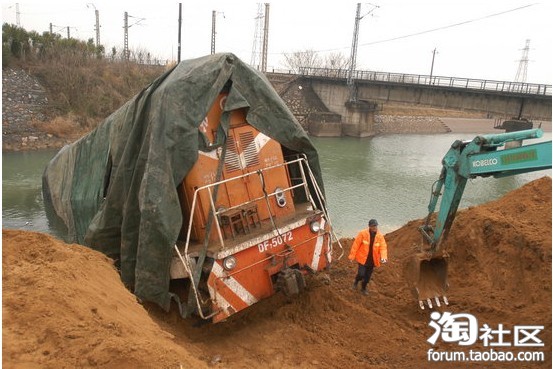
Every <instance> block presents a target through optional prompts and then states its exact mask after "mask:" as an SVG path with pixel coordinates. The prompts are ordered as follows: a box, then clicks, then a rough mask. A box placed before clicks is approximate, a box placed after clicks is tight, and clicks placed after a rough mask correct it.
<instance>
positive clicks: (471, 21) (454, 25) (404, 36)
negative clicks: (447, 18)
mask: <svg viewBox="0 0 553 369" xmlns="http://www.w3.org/2000/svg"><path fill="white" fill-rule="evenodd" d="M537 4H538V3H533V4H528V5H524V6H520V7H518V8H513V9H509V10H505V11H502V12H499V13H493V14H488V15H485V16H483V17H479V18H474V19H469V20H466V21H462V22H458V23H453V24H450V25H447V26H442V27H437V28H432V29H429V30H425V31H420V32H415V33H410V34H407V35H403V36H397V37H392V38H387V39H384V40H378V41H372V42H367V43H364V44H360V45H359V46H371V45H376V44H381V43H385V42H391V41H396V40H401V39H405V38H409V37H415V36H420V35H424V34H427V33H431V32H436V31H441V30H444V29H448V28H453V27H458V26H462V25H465V24H469V23H474V22H477V21H481V20H484V19H488V18H493V17H497V16H500V15H503V14H508V13H512V12H515V11H518V10H522V9H525V8H529V7H531V6H534V5H537ZM347 48H348V47H347V46H344V47H337V48H333V49H322V50H314V51H316V52H328V51H337V50H343V49H347ZM274 54H279V55H280V54H284V53H274Z"/></svg>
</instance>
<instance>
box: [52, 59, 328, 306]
mask: <svg viewBox="0 0 553 369" xmlns="http://www.w3.org/2000/svg"><path fill="white" fill-rule="evenodd" d="M229 85H230V86H231V87H230V91H229V95H228V97H227V101H226V104H225V107H224V112H223V118H222V119H221V122H222V124H221V126H222V127H223V130H224V129H226V128H228V123H227V124H225V122H227V121H228V119H227V118H228V112H229V111H230V110H233V109H237V108H242V107H245V108H247V117H246V119H247V121H248V122H249V123H250V124H251V125H252V126H254V127H255V128H257V129H258V130H259V131H261V132H262V133H264V134H266V135H267V136H269V137H271V138H274V139H276V140H277V141H279V142H280V143H281V144H282V145H283V147H284V148H286V149H287V150H290V151H292V152H296V153H304V154H306V156H307V158H308V160H309V164H310V166H311V169H312V171H313V172H314V175H315V178H316V179H317V182H318V183H319V185H321V186H322V181H321V173H320V167H319V163H318V157H317V152H316V150H315V148H314V147H313V145H312V143H311V142H310V140H309V138H308V137H307V134H306V133H305V131H304V130H303V129H302V127H301V126H300V125H299V124H298V122H297V121H296V119H295V118H294V116H293V115H292V113H291V112H290V111H289V109H288V108H287V107H286V105H285V104H284V102H283V101H282V100H281V99H280V97H279V96H278V95H277V93H276V92H275V91H274V89H273V88H272V86H271V85H270V83H269V82H268V80H267V79H266V78H265V76H264V75H263V74H261V73H260V72H258V71H256V70H254V69H252V68H251V67H249V66H248V65H247V64H245V63H244V62H242V61H241V60H239V59H238V58H237V57H236V56H234V55H232V54H215V55H210V56H206V57H202V58H198V59H192V60H186V61H183V62H181V63H179V64H178V65H177V66H175V67H174V68H173V69H172V70H170V71H168V72H166V73H165V74H163V75H162V76H160V77H159V78H158V79H157V80H156V81H154V82H153V83H152V84H151V85H149V86H148V87H147V88H145V89H144V90H143V91H142V92H140V93H139V94H138V95H137V96H135V97H134V98H133V99H132V100H130V101H129V102H127V103H126V104H125V105H124V106H122V107H121V108H120V109H119V110H117V111H116V112H114V113H113V114H112V115H110V116H109V117H108V118H107V119H106V120H105V121H104V122H103V123H102V124H101V125H100V126H98V128H96V129H95V130H94V131H92V132H91V133H89V134H88V135H86V136H84V137H82V138H81V139H80V140H78V141H76V142H75V143H73V144H71V145H68V146H66V147H64V148H63V149H62V150H60V152H59V153H58V154H57V155H56V156H55V157H54V158H53V159H52V161H51V162H50V163H49V164H48V166H47V168H46V170H45V172H44V175H43V192H44V199H45V202H47V203H48V205H49V206H50V207H51V208H53V209H54V211H55V213H56V214H57V215H58V216H59V217H60V218H62V219H63V221H64V223H65V225H66V226H67V228H68V232H69V236H68V238H69V241H71V242H77V243H79V244H83V245H86V246H89V247H91V248H93V249H95V250H98V251H101V252H103V253H105V254H106V255H108V256H110V257H112V258H113V259H115V260H117V261H118V263H119V264H120V268H121V277H122V280H123V282H124V283H125V285H127V286H128V287H129V288H130V289H131V290H132V291H133V292H134V293H135V294H136V295H137V296H138V297H139V298H141V299H143V300H145V301H152V302H156V303H158V304H159V305H160V306H162V307H163V308H165V309H168V308H169V305H170V295H169V280H170V275H169V269H170V261H171V258H172V255H173V246H174V244H175V242H176V240H177V237H178V234H179V231H180V229H181V224H182V214H181V208H180V205H179V199H178V195H177V190H176V187H177V186H178V184H179V183H180V182H181V181H182V180H183V179H184V177H185V176H186V174H187V173H188V171H189V170H190V169H191V167H192V166H193V165H194V163H195V162H196V160H197V157H198V150H207V149H208V148H206V147H205V140H204V139H203V137H202V134H201V133H200V131H199V130H198V126H199V125H200V123H201V122H202V120H203V119H204V117H205V116H206V114H207V112H208V111H209V109H210V107H211V105H212V103H213V102H214V101H215V99H216V97H217V96H218V94H219V93H220V92H221V91H222V89H223V88H224V87H225V86H227V87H228V86H229ZM209 149H213V148H212V147H211V148H209Z"/></svg>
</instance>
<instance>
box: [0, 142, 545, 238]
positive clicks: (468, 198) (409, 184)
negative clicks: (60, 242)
mask: <svg viewBox="0 0 553 369" xmlns="http://www.w3.org/2000/svg"><path fill="white" fill-rule="evenodd" d="M474 136H475V134H451V133H450V134H441V135H390V136H381V137H376V138H363V139H358V138H316V137H315V138H312V141H313V143H314V144H315V146H316V148H317V150H318V151H319V157H320V162H321V167H322V170H323V180H324V186H325V191H326V196H327V202H328V205H329V211H330V216H331V219H332V222H333V225H334V227H335V229H336V231H337V232H336V233H337V235H338V236H340V237H352V236H354V235H355V233H356V232H357V231H358V230H359V229H360V228H363V227H365V226H366V223H367V221H368V220H369V219H370V218H376V219H378V221H379V223H380V225H381V226H380V228H381V230H382V231H384V232H385V233H386V232H390V231H392V230H394V229H397V228H399V227H401V226H402V225H404V224H405V223H407V222H408V221H409V220H412V219H419V218H424V217H425V216H426V213H427V205H428V201H429V199H430V189H431V186H432V183H433V182H434V181H436V180H437V179H438V176H439V174H440V170H441V159H442V157H443V155H444V154H445V153H446V152H447V150H448V149H449V147H450V146H451V144H452V143H453V141H455V140H456V139H463V140H465V139H466V140H470V139H472V138H474ZM550 139H551V133H546V134H544V137H543V138H542V139H541V140H550ZM533 142H538V140H533ZM55 153H56V152H55V151H34V152H18V153H3V154H2V227H3V228H15V229H26V230H34V231H40V232H46V233H51V234H54V235H57V236H59V237H62V236H63V235H62V234H61V232H62V230H61V229H59V228H57V227H56V225H54V224H50V223H49V221H48V219H47V218H46V215H45V212H44V205H43V202H42V191H41V185H42V182H41V176H42V172H43V171H44V167H45V166H46V164H47V163H48V161H49V160H50V159H51V158H52V157H53V156H54V155H55ZM544 175H548V176H551V170H546V171H540V172H534V173H527V174H521V175H518V176H512V177H507V178H501V179H494V178H477V179H474V180H471V181H469V183H468V184H467V188H466V191H465V193H464V196H463V199H462V201H461V208H465V207H468V206H473V205H478V204H481V203H484V202H487V201H490V200H494V199H497V198H499V197H501V196H502V195H504V194H505V193H507V192H509V191H511V190H514V189H516V188H518V187H520V186H522V185H523V184H525V183H527V182H530V181H532V180H534V179H537V178H540V177H542V176H544Z"/></svg>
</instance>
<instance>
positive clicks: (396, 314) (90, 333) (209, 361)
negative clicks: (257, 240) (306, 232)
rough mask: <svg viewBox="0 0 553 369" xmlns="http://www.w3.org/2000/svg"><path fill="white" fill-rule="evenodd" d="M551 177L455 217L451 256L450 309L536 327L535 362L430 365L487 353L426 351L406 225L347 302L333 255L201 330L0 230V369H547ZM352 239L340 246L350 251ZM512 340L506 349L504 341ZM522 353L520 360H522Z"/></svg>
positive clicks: (50, 248)
mask: <svg viewBox="0 0 553 369" xmlns="http://www.w3.org/2000/svg"><path fill="white" fill-rule="evenodd" d="M551 191H552V190H551V178H550V177H544V178H541V179H539V180H536V181H534V182H532V183H529V184H527V185H525V186H523V187H521V188H520V189H517V190H515V191H513V192H511V193H509V194H507V195H506V196H504V197H503V198H501V199H499V200H497V201H494V202H490V203H487V204H484V205H481V206H477V207H472V208H469V209H465V210H462V211H460V212H459V213H458V215H457V218H456V220H455V223H454V225H453V228H452V231H451V233H450V236H449V239H448V242H447V244H446V247H447V248H448V250H449V254H450V262H449V281H450V285H451V287H450V291H449V295H448V297H449V300H450V305H449V306H448V307H447V308H444V307H442V308H441V310H442V311H450V312H452V313H469V314H472V315H474V316H475V317H477V318H478V322H479V326H480V327H481V326H483V324H485V323H486V324H488V325H489V326H490V327H492V328H494V329H497V327H498V324H503V325H504V327H505V328H506V329H512V328H513V327H514V326H515V325H540V326H541V325H543V326H544V327H545V328H544V330H543V331H541V332H540V333H539V335H538V336H539V338H540V339H542V340H543V341H544V342H545V345H544V347H538V348H536V347H530V348H525V347H522V348H520V347H519V348H517V347H506V348H501V347H500V348H495V351H501V350H503V351H510V352H517V351H542V352H544V353H545V362H541V361H537V362H515V363H505V362H501V363H497V362H480V363H474V362H472V363H459V362H456V363H429V362H428V359H427V351H428V349H429V348H433V349H434V350H437V351H465V352H468V350H471V349H472V350H489V348H490V347H484V346H483V345H482V343H481V341H478V342H477V343H476V344H474V345H472V346H458V345H457V343H445V342H443V341H440V340H439V341H438V342H437V343H436V346H434V347H432V346H431V345H430V344H429V343H428V342H427V339H428V338H429V337H430V336H431V335H432V334H433V333H434V329H433V328H432V327H430V326H429V324H428V323H429V322H430V311H429V310H428V309H427V310H420V309H419V308H418V305H417V303H416V301H415V300H414V298H413V297H412V295H411V293H410V291H409V288H408V286H407V283H406V282H405V280H404V278H403V275H402V269H403V264H404V262H405V261H406V260H407V259H408V258H409V257H410V256H411V255H413V253H414V251H415V248H416V246H417V245H418V244H419V242H420V241H421V237H420V235H419V233H418V230H417V229H418V227H419V226H420V225H421V224H422V220H414V221H411V222H409V223H408V224H406V225H405V226H403V227H402V228H400V229H398V230H396V231H394V232H391V233H389V234H387V235H386V238H387V241H388V245H389V257H390V262H389V263H388V264H386V265H385V266H384V267H382V268H379V269H378V270H376V271H375V273H374V276H373V281H372V282H371V283H370V285H369V291H370V294H369V296H368V297H367V296H363V295H361V294H360V293H359V292H356V291H353V290H351V287H350V286H351V283H352V281H353V276H354V274H355V272H356V267H355V266H354V265H353V264H351V263H350V262H349V261H348V260H347V258H346V257H345V256H344V257H343V258H342V259H340V260H338V261H336V262H335V263H334V264H333V266H332V268H331V269H330V271H329V272H328V273H319V274H317V275H315V276H313V277H311V278H309V279H308V291H307V292H306V293H304V294H302V295H300V296H296V297H292V298H286V297H285V296H283V295H282V294H277V295H275V296H273V297H271V298H269V299H266V300H263V301H261V302H259V303H257V304H255V305H254V306H252V307H251V308H249V309H246V310H244V311H242V312H240V313H238V314H235V315H234V316H232V317H231V318H229V319H228V320H227V321H226V322H223V323H219V324H215V325H211V324H204V325H198V324H196V323H197V321H196V320H193V319H191V320H186V321H184V320H182V319H180V318H178V317H177V313H176V312H171V313H169V314H167V313H164V312H163V311H161V310H160V309H158V308H156V307H154V306H150V305H141V304H140V303H139V302H137V301H136V299H135V298H134V296H133V295H132V294H131V293H130V292H129V291H127V290H126V289H125V288H124V286H123V285H122V284H121V282H120V280H119V277H118V275H117V272H116V271H115V269H114V268H113V266H112V262H111V260H109V259H107V258H106V257H104V256H102V255H100V254H98V253H97V252H94V251H91V250H89V249H87V248H85V247H82V246H78V245H66V244H64V243H62V242H61V241H58V240H56V239H54V238H52V237H50V236H47V235H43V234H38V233H31V232H23V231H8V230H4V231H3V248H2V256H3V260H2V264H3V274H2V280H3V309H4V310H3V316H2V321H3V332H2V336H3V341H2V353H3V364H4V366H5V367H10V368H12V367H13V368H18V367H41V368H59V367H95V366H97V367H103V368H127V367H128V368H131V367H132V368H181V367H194V368H201V367H224V368H251V367H264V368H297V367H302V368H339V367H355V368H368V367H371V368H420V367H427V366H429V365H432V366H433V367H434V366H436V367H455V368H459V367H479V368H481V367H482V368H485V367H489V368H492V367H497V366H498V365H499V366H501V367H512V368H534V367H544V366H545V367H551V239H552V234H551V226H552V224H551V207H552V203H551ZM351 242H352V240H351V239H342V240H341V244H342V246H343V247H344V250H345V252H346V253H347V252H349V248H350V246H351ZM509 338H510V341H513V340H512V337H509ZM521 349H525V350H521Z"/></svg>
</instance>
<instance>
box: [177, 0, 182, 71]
mask: <svg viewBox="0 0 553 369" xmlns="http://www.w3.org/2000/svg"><path fill="white" fill-rule="evenodd" d="M181 29H182V3H179V45H178V50H177V61H178V63H180V46H181Z"/></svg>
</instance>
